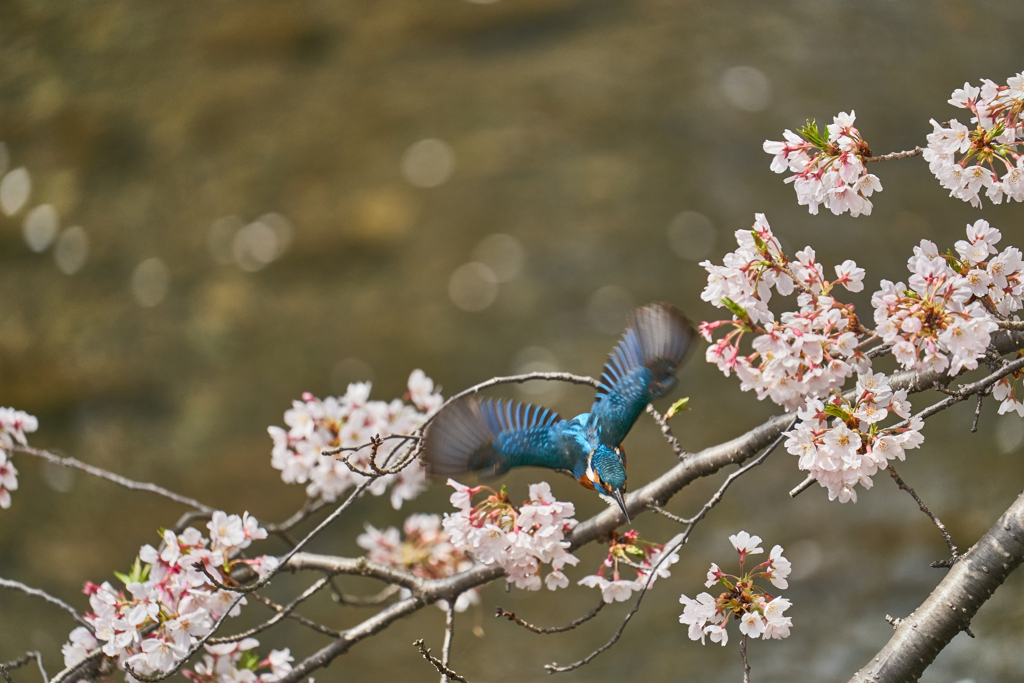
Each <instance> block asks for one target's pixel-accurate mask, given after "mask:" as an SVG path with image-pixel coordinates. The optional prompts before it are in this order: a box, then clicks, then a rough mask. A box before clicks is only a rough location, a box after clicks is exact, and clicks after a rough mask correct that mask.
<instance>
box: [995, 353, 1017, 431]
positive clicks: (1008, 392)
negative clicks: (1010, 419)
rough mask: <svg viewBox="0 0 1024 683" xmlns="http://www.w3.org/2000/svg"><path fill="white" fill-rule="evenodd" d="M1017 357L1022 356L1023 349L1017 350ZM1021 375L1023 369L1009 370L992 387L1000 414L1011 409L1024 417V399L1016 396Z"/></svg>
mask: <svg viewBox="0 0 1024 683" xmlns="http://www.w3.org/2000/svg"><path fill="white" fill-rule="evenodd" d="M1017 358H1018V359H1020V358H1024V351H1018V352H1017ZM1021 377H1024V370H1017V371H1015V372H1011V373H1010V374H1008V375H1006V376H1005V377H1003V378H1002V379H1000V380H999V381H998V382H996V384H995V386H994V387H992V396H994V397H995V399H996V400H997V401H999V402H1000V403H999V414H1000V415H1003V414H1004V413H1008V412H1010V411H1011V410H1012V411H1014V412H1016V413H1017V415H1019V416H1020V417H1024V401H1021V400H1020V399H1018V398H1017V382H1018V381H1020V378H1021Z"/></svg>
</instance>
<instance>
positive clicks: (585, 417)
mask: <svg viewBox="0 0 1024 683" xmlns="http://www.w3.org/2000/svg"><path fill="white" fill-rule="evenodd" d="M695 336H696V335H695V331H694V329H693V325H692V324H690V321H689V320H687V319H686V316H685V315H683V313H682V312H681V311H680V310H679V309H677V308H676V307H675V306H673V305H671V304H667V303H654V304H648V305H647V306H642V307H640V308H638V309H636V310H635V311H633V312H632V314H631V315H630V321H629V325H628V326H627V327H626V331H625V333H624V334H623V335H622V339H621V340H620V341H619V343H618V345H616V347H615V348H614V349H613V350H612V353H611V354H610V355H609V357H608V362H607V363H605V366H604V372H603V373H602V374H601V382H600V387H599V388H598V390H597V397H596V398H595V399H594V405H593V406H592V407H591V408H590V412H587V413H583V414H581V415H577V416H576V417H574V418H572V419H571V420H563V419H561V418H560V417H559V416H558V415H557V414H555V413H554V412H552V411H550V410H547V409H545V408H541V407H539V406H533V405H529V404H525V403H516V402H513V401H502V400H497V401H494V400H491V399H484V400H481V399H477V398H475V397H467V398H463V399H459V400H456V401H453V402H452V403H450V404H449V405H447V406H446V407H445V408H443V409H442V410H441V411H440V412H439V413H438V414H437V415H436V416H435V417H434V419H433V420H432V421H431V423H430V424H429V425H428V427H427V431H426V434H425V435H424V445H423V459H424V462H425V464H426V466H427V471H428V472H429V473H431V474H433V475H435V476H442V477H445V476H448V477H450V476H458V475H461V474H465V473H466V472H478V473H479V474H480V475H481V476H484V477H495V476H498V475H501V474H504V473H505V472H507V471H508V470H509V469H511V468H513V467H528V466H530V467H546V468H548V469H553V470H566V471H569V472H571V473H572V475H573V476H574V477H575V478H576V480H577V481H579V483H580V484H582V485H583V486H585V487H586V488H588V489H592V490H595V491H598V492H599V493H603V494H606V495H609V496H612V497H613V498H614V499H615V501H616V502H617V503H618V504H619V507H620V508H621V509H622V513H623V514H624V515H625V516H626V519H627V521H628V520H629V513H628V512H627V510H626V503H625V500H624V499H623V494H624V493H625V492H626V456H625V453H624V452H623V450H622V440H623V439H624V438H626V434H628V433H629V430H630V429H631V428H632V427H633V423H634V422H636V420H637V418H638V417H639V416H640V413H642V412H643V411H644V410H645V409H646V408H647V405H648V404H649V403H650V402H651V401H653V400H655V399H658V398H661V397H662V396H665V395H666V394H668V393H669V392H670V391H671V390H672V389H673V388H674V387H675V385H676V377H675V374H676V370H678V368H679V366H680V365H681V364H682V362H683V360H684V359H685V358H686V355H687V352H688V351H689V350H690V348H691V347H692V346H693V341H694V337H695Z"/></svg>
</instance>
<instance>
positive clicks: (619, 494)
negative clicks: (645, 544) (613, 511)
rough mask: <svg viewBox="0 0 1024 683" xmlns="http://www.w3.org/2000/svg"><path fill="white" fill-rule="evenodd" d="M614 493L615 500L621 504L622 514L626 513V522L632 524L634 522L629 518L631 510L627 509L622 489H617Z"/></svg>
mask: <svg viewBox="0 0 1024 683" xmlns="http://www.w3.org/2000/svg"><path fill="white" fill-rule="evenodd" d="M612 495H613V496H614V497H615V502H616V503H618V504H619V509H620V510H622V514H624V515H626V524H632V523H633V522H631V521H630V519H629V512H628V511H627V510H626V501H624V500H623V499H622V491H619V490H618V489H615V490H614V491H612Z"/></svg>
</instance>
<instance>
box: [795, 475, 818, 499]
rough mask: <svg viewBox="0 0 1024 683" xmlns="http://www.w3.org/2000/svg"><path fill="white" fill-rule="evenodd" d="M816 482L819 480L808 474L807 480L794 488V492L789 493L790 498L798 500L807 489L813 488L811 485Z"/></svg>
mask: <svg viewBox="0 0 1024 683" xmlns="http://www.w3.org/2000/svg"><path fill="white" fill-rule="evenodd" d="M816 481H817V479H815V478H814V475H813V474H808V475H807V478H806V479H804V480H803V481H802V482H800V483H799V484H797V485H796V486H795V487H794V488H793V490H792V491H790V492H789V497H790V498H796V497H797V496H799V495H800V494H801V493H803V492H804V491H806V490H807V489H809V488H811V484H813V483H814V482H816Z"/></svg>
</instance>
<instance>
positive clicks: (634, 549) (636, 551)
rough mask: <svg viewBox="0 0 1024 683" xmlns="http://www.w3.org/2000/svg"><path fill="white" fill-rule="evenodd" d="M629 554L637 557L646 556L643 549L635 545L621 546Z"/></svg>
mask: <svg viewBox="0 0 1024 683" xmlns="http://www.w3.org/2000/svg"><path fill="white" fill-rule="evenodd" d="M623 550H625V551H626V552H627V553H629V554H630V555H636V556H637V557H647V553H645V552H644V551H643V549H641V548H638V547H636V546H635V545H627V546H626V547H625V548H623Z"/></svg>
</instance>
